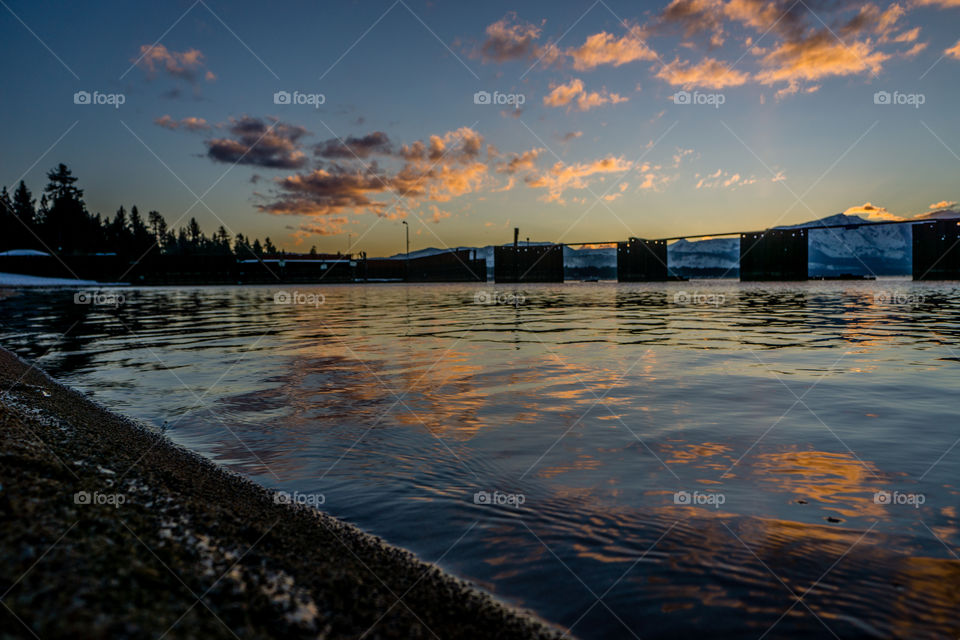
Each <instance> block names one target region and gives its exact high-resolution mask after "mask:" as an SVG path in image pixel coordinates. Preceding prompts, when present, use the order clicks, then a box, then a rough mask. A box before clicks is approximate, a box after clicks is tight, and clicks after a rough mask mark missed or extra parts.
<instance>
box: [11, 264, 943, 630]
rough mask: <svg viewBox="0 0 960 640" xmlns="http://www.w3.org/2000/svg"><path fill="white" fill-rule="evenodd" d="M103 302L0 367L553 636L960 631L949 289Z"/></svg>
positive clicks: (211, 293)
mask: <svg viewBox="0 0 960 640" xmlns="http://www.w3.org/2000/svg"><path fill="white" fill-rule="evenodd" d="M117 292H120V293H122V294H123V296H124V298H125V300H124V301H123V304H120V305H119V306H116V307H113V306H100V305H84V304H75V303H74V293H73V292H72V291H62V290H60V291H58V290H42V291H24V292H9V291H8V292H0V318H2V323H3V325H2V333H0V343H2V344H3V345H4V346H6V347H8V348H10V349H13V350H14V351H16V352H17V353H19V354H20V355H22V356H25V357H28V358H33V359H36V360H38V362H39V364H40V365H41V366H43V367H44V368H45V369H46V370H47V371H49V372H50V373H52V374H53V375H55V376H58V377H59V378H60V379H61V380H63V381H65V382H67V383H68V384H71V385H73V386H74V387H77V388H79V389H81V390H83V391H85V392H87V393H90V394H91V395H92V396H93V397H95V398H96V399H97V400H99V401H101V402H103V403H104V404H106V405H107V406H109V407H111V408H114V409H116V410H118V411H120V412H123V413H126V414H129V415H132V416H136V417H138V418H140V419H142V420H144V421H146V422H148V423H151V424H153V425H155V426H156V427H158V428H160V427H161V426H162V425H163V424H164V423H165V422H166V423H167V426H166V432H167V433H168V434H169V435H170V436H171V437H172V438H173V439H174V440H176V441H177V442H179V443H182V444H184V445H186V446H188V447H190V448H192V449H195V450H197V451H200V452H201V453H203V454H204V455H206V456H209V457H210V458H212V459H214V460H216V461H218V462H220V463H222V464H224V465H227V466H230V467H232V468H234V469H236V470H238V471H240V472H242V473H244V474H246V475H248V476H250V477H252V478H254V479H255V480H256V481H258V482H260V483H262V484H264V485H266V486H268V487H271V488H277V489H283V490H286V491H288V492H291V493H292V494H293V495H294V496H295V497H297V499H300V500H313V501H319V500H320V498H319V496H320V495H322V496H323V505H322V507H321V508H322V509H324V510H326V511H327V512H329V513H331V514H333V515H336V516H338V517H341V518H344V519H347V520H349V521H351V522H354V523H356V524H357V525H359V526H360V527H362V528H364V529H366V530H368V531H371V532H373V533H375V534H377V535H380V536H382V537H384V538H386V539H387V540H389V541H390V542H393V543H395V544H398V545H401V546H404V547H407V548H410V549H412V550H414V551H416V552H417V553H418V554H419V555H420V556H421V557H423V558H424V559H426V560H429V561H436V562H438V563H439V564H440V565H441V566H443V567H444V568H446V569H448V570H449V571H451V572H453V573H456V574H457V575H460V576H462V577H465V578H468V579H470V580H473V581H475V582H477V583H479V584H480V585H482V586H483V587H484V588H486V589H487V590H489V591H491V592H493V593H495V594H497V595H498V596H499V597H500V598H502V599H504V600H506V601H509V602H512V603H515V604H519V605H521V606H525V607H528V608H530V609H532V610H534V611H536V612H537V613H538V614H540V615H541V616H543V617H544V618H546V619H548V620H551V621H553V622H554V623H556V624H558V625H560V626H562V627H566V628H569V629H571V630H572V631H571V633H572V634H573V635H575V636H580V637H584V638H609V637H623V638H632V637H635V636H637V637H641V638H644V639H647V638H677V637H686V636H689V635H692V634H697V635H703V636H705V637H736V638H741V637H747V638H749V637H753V638H759V637H761V636H763V635H764V634H767V635H766V637H785V636H790V637H811V638H812V637H833V635H834V634H835V635H836V636H839V637H844V638H845V637H863V636H868V637H869V636H876V637H890V636H896V637H957V635H958V634H960V589H958V586H960V559H958V557H957V555H956V554H957V553H960V531H958V514H957V506H958V502H960V500H958V489H957V486H956V482H957V478H958V475H960V446H956V447H955V446H954V445H957V443H958V438H960V422H958V420H957V416H958V411H957V408H958V402H957V390H958V386H960V384H958V383H960V297H958V294H960V288H958V286H957V285H956V283H944V284H919V283H913V282H910V281H906V280H880V281H877V282H855V283H840V282H827V283H803V284H789V285H786V284H785V285H766V284H764V285H749V284H740V283H737V282H702V283H696V282H690V283H671V284H668V285H617V284H612V283H611V284H607V283H599V284H596V283H582V284H574V283H571V284H566V285H557V286H552V285H544V286H536V285H531V286H528V287H526V288H523V289H517V290H514V289H507V288H503V287H499V288H498V287H495V286H494V285H493V284H492V283H491V284H487V285H420V286H414V285H410V286H407V285H362V286H360V285H358V286H352V285H350V286H328V287H318V288H301V289H299V290H298V293H300V294H322V296H323V298H324V300H323V303H322V304H275V293H276V289H275V288H267V287H264V288H232V287H223V288H179V289H176V288H171V289H155V288H154V289H125V290H117ZM508 294H516V297H514V298H513V302H514V304H500V303H497V301H504V300H506V301H509V300H510V297H509V295H508ZM298 299H299V300H301V301H303V300H306V299H307V298H305V297H304V296H300V297H299V298H298ZM315 300H316V301H317V302H319V301H320V297H319V296H318V297H316V298H315ZM478 300H480V301H481V302H483V301H486V300H493V301H494V304H478V303H477V301H478ZM294 492H296V493H294ZM482 492H486V493H482ZM495 492H499V493H495ZM878 492H879V493H878ZM487 495H490V496H491V497H493V496H496V498H497V499H498V500H500V499H503V500H506V498H505V496H516V497H515V498H514V497H511V498H510V499H509V500H507V501H508V502H511V503H512V504H502V505H501V504H489V503H486V497H487ZM478 501H479V502H480V504H478V503H477V502H478ZM516 503H522V504H516Z"/></svg>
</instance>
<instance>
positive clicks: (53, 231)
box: [0, 163, 316, 259]
mask: <svg viewBox="0 0 960 640" xmlns="http://www.w3.org/2000/svg"><path fill="white" fill-rule="evenodd" d="M47 180H48V183H47V185H46V186H45V187H44V188H43V193H42V194H41V195H40V200H39V202H38V201H37V200H36V199H35V198H34V196H33V194H32V193H31V191H30V189H28V188H27V185H26V184H25V183H24V182H23V180H21V181H20V184H19V185H17V187H16V189H14V191H13V195H11V194H10V193H9V192H8V190H7V187H3V189H2V190H0V251H6V250H10V249H36V250H38V251H45V252H48V253H50V252H53V253H58V254H64V255H75V254H92V253H116V254H117V255H120V256H123V257H126V258H130V259H138V258H140V257H141V256H143V255H144V254H146V253H147V252H149V251H159V252H160V253H162V254H165V255H221V256H223V255H231V254H232V255H235V256H236V257H237V258H245V259H249V258H252V257H254V256H256V257H264V256H271V255H278V254H281V253H282V252H280V251H279V250H278V249H277V248H276V247H275V246H274V245H273V243H272V242H271V241H270V238H266V239H265V240H264V241H263V243H261V242H260V240H259V239H254V240H253V241H252V242H250V239H249V238H247V237H245V236H244V235H243V234H242V233H238V234H237V235H236V236H235V237H233V238H231V237H230V234H229V232H228V231H227V230H226V228H224V226H223V225H220V227H219V228H218V229H217V230H216V231H215V232H214V233H213V235H211V236H207V235H206V234H205V233H204V232H203V231H202V230H201V229H200V225H199V224H198V223H197V220H196V218H190V222H188V223H187V225H186V226H181V227H179V228H177V229H174V228H172V227H170V226H168V225H167V221H166V220H165V219H164V217H163V216H162V215H161V214H160V212H159V211H150V212H149V213H147V215H146V217H145V218H144V217H143V216H142V215H141V214H140V211H139V210H138V209H137V207H136V206H132V207H130V211H129V212H128V211H127V210H126V209H125V208H124V207H123V206H121V207H120V208H119V209H117V212H116V213H115V214H114V216H113V217H112V218H110V217H109V216H105V217H102V216H101V215H100V214H99V213H96V214H92V213H90V212H89V211H87V206H86V204H85V203H84V201H83V190H82V189H80V188H78V187H77V184H76V183H77V178H76V176H74V175H73V174H72V172H71V171H70V169H69V168H67V166H66V165H65V164H63V163H61V164H59V165H58V166H57V167H56V168H54V169H51V170H50V171H49V172H48V173H47ZM310 253H311V254H314V253H316V249H315V248H314V249H311V250H310Z"/></svg>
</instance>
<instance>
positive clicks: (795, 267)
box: [740, 229, 809, 282]
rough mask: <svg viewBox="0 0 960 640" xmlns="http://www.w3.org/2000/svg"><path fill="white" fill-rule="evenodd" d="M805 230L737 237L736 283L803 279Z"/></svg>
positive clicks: (806, 252) (760, 232) (806, 248)
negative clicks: (737, 266) (738, 239)
mask: <svg viewBox="0 0 960 640" xmlns="http://www.w3.org/2000/svg"><path fill="white" fill-rule="evenodd" d="M807 241H808V236H807V229H767V230H766V231H752V232H749V233H741V234H740V280H741V281H742V282H754V281H775V280H782V281H789V280H806V279H807V260H808V253H809V244H808V242H807Z"/></svg>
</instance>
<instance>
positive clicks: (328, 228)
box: [287, 216, 349, 244]
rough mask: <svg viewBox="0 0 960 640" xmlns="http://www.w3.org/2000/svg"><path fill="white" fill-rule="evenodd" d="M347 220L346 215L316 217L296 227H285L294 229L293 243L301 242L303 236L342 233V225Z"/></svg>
mask: <svg viewBox="0 0 960 640" xmlns="http://www.w3.org/2000/svg"><path fill="white" fill-rule="evenodd" d="M348 222H349V220H348V219H347V217H346V216H337V217H334V218H318V219H317V220H314V221H312V222H304V223H303V224H301V225H299V226H297V227H287V228H288V229H295V230H294V233H293V237H294V239H295V241H294V242H295V244H301V243H302V242H303V241H304V239H305V238H309V237H310V236H335V235H338V234H341V233H343V227H344V226H345V225H346V224H347V223H348Z"/></svg>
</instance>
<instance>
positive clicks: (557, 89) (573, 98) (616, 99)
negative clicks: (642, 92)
mask: <svg viewBox="0 0 960 640" xmlns="http://www.w3.org/2000/svg"><path fill="white" fill-rule="evenodd" d="M551 86H552V87H553V90H552V91H551V92H550V93H549V94H547V95H545V96H544V97H543V104H545V105H547V106H548V107H563V106H567V105H571V104H576V107H577V108H578V109H579V110H580V111H588V110H590V109H592V108H594V107H599V106H602V105H605V104H619V103H621V102H626V101H627V100H629V98H626V97H624V96H621V95H620V94H617V93H607V91H606V90H605V89H604V90H602V91H600V92H597V91H587V90H586V89H584V87H583V81H582V80H580V79H579V78H574V79H573V80H571V81H570V82H569V83H567V84H561V85H551Z"/></svg>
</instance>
